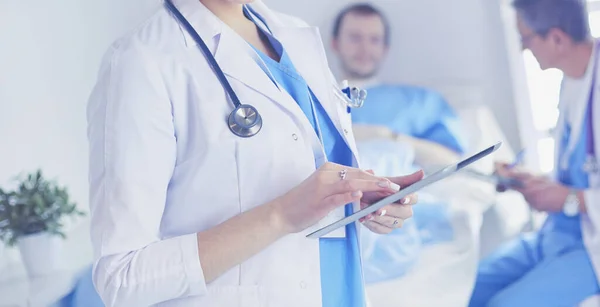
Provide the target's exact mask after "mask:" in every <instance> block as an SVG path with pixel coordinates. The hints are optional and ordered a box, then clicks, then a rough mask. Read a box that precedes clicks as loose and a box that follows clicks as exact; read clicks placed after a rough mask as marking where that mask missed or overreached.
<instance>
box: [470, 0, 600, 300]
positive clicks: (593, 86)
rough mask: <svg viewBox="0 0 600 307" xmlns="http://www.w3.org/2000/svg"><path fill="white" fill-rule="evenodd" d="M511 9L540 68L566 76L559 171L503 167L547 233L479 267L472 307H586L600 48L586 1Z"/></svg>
mask: <svg viewBox="0 0 600 307" xmlns="http://www.w3.org/2000/svg"><path fill="white" fill-rule="evenodd" d="M513 6H514V8H515V9H516V12H517V29H518V31H519V34H520V36H521V43H522V46H523V48H524V49H529V50H530V51H531V53H532V54H533V55H534V56H535V58H536V60H537V61H538V63H539V65H540V68H541V69H543V70H545V69H550V68H554V69H558V70H560V71H561V72H562V73H563V80H562V85H561V94H560V103H559V109H560V118H559V120H558V122H557V126H556V129H555V134H554V143H555V144H556V147H557V150H556V157H555V165H554V172H553V174H552V176H551V177H546V176H538V175H536V174H532V173H529V172H527V171H525V170H520V169H518V168H512V167H510V166H508V165H507V164H500V163H499V164H498V165H497V171H498V174H500V175H502V176H504V177H509V178H514V179H518V180H520V181H521V182H522V183H523V185H522V186H521V187H515V188H514V189H515V190H516V191H518V192H520V193H521V194H522V195H523V197H524V198H525V200H527V202H528V203H529V205H530V206H531V207H532V208H533V209H535V210H537V211H540V212H545V213H547V218H546V220H545V222H544V224H543V226H542V227H541V229H539V230H538V231H536V232H533V233H529V234H526V235H523V236H522V237H520V238H518V239H516V240H513V241H510V242H507V243H506V244H505V245H504V246H501V247H500V248H498V250H496V251H495V252H493V253H492V254H491V255H489V256H488V257H487V258H486V259H484V260H483V261H482V262H481V263H480V265H479V269H478V272H477V279H476V282H475V286H474V289H473V293H472V295H471V301H470V304H469V306H470V307H480V306H483V307H529V306H544V307H545V306H550V307H553V306H557V307H558V306H580V303H581V302H583V301H585V300H586V299H588V298H589V297H592V296H594V295H597V294H600V284H599V283H598V276H597V275H596V273H597V272H598V259H599V253H600V251H599V250H598V245H597V244H598V243H597V242H598V240H597V238H598V224H597V223H598V219H596V218H595V217H596V216H598V215H597V214H596V212H598V209H597V206H598V205H599V198H598V196H595V195H600V194H599V193H598V191H599V190H598V189H599V188H600V185H599V184H598V183H599V182H600V180H599V178H600V168H599V166H598V163H597V158H596V157H597V152H598V142H597V140H598V133H599V132H600V126H598V123H600V121H599V120H598V119H597V118H598V117H597V115H596V114H597V113H598V109H597V108H598V107H600V101H599V100H598V96H597V95H598V94H600V92H598V88H599V86H598V80H599V79H597V78H598V74H599V73H598V70H599V66H598V65H600V64H599V63H600V49H598V48H599V44H600V41H597V40H595V39H594V38H592V37H591V34H590V27H589V23H588V13H587V11H586V8H585V1H582V0H513ZM541 154H546V155H549V154H552V153H551V152H542V153H541ZM586 306H590V305H586ZM593 306H598V305H597V304H594V305H593Z"/></svg>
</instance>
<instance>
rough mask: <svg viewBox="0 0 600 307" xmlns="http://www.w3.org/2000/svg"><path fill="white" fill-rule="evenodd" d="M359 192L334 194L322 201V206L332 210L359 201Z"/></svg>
mask: <svg viewBox="0 0 600 307" xmlns="http://www.w3.org/2000/svg"><path fill="white" fill-rule="evenodd" d="M362 195H363V194H362V192H361V191H354V192H346V193H341V194H334V195H330V196H328V197H325V199H323V204H324V205H325V206H326V207H327V208H328V209H329V210H333V209H335V208H337V207H340V206H343V205H346V204H350V203H353V202H355V201H359V200H360V198H361V197H362Z"/></svg>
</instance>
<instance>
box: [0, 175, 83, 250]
mask: <svg viewBox="0 0 600 307" xmlns="http://www.w3.org/2000/svg"><path fill="white" fill-rule="evenodd" d="M16 180H17V181H18V184H17V188H16V189H15V190H14V191H7V190H5V189H1V188H0V240H2V241H4V242H5V243H6V244H8V245H9V246H13V245H14V244H15V243H16V242H17V241H18V240H19V239H20V238H21V237H23V236H26V235H30V234H33V233H39V232H44V231H46V232H49V233H52V234H55V235H57V236H60V237H62V238H64V237H65V234H64V232H63V229H64V224H63V223H62V220H63V219H64V218H66V217H68V216H83V215H85V214H84V213H83V212H81V211H79V210H77V205H76V204H75V203H73V202H70V201H69V194H68V192H67V189H66V188H65V187H61V186H59V185H58V184H57V183H56V182H55V181H53V180H47V179H45V178H44V176H43V173H42V171H41V170H39V169H38V170H36V171H35V172H34V173H30V174H25V175H21V176H19V177H17V179H16Z"/></svg>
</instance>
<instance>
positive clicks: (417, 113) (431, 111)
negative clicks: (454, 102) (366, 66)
mask: <svg viewBox="0 0 600 307" xmlns="http://www.w3.org/2000/svg"><path fill="white" fill-rule="evenodd" d="M366 90H367V91H368V95H367V99H366V101H365V104H364V106H363V107H362V108H358V109H354V110H353V111H352V121H353V122H354V123H356V124H371V125H381V126H385V127H388V128H389V129H391V130H392V131H393V132H395V133H398V134H404V135H409V136H413V137H416V138H420V139H424V140H429V141H432V142H436V143H438V144H441V145H444V146H446V147H448V148H450V149H452V150H454V151H456V152H458V153H461V154H462V153H464V150H465V147H466V144H467V142H466V138H465V136H464V135H463V131H461V127H460V121H459V119H458V116H457V115H456V114H455V112H454V111H453V110H452V108H451V107H450V106H449V105H448V103H447V102H446V100H445V99H444V98H443V97H442V96H441V95H439V94H437V93H435V92H433V91H430V90H427V89H424V88H419V87H415V86H408V85H379V86H374V87H371V88H367V89H366Z"/></svg>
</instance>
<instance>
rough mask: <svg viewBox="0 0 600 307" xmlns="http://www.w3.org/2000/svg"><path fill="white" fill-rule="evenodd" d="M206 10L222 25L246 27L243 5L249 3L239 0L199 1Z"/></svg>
mask: <svg viewBox="0 0 600 307" xmlns="http://www.w3.org/2000/svg"><path fill="white" fill-rule="evenodd" d="M199 1H200V2H201V3H202V4H204V6H206V8H207V9H208V10H209V11H211V12H212V13H213V14H214V15H215V16H217V17H218V18H219V19H221V20H222V21H223V22H224V23H226V24H227V25H228V26H230V27H232V28H237V27H238V26H243V25H247V23H248V19H247V18H246V17H245V16H244V10H243V8H244V3H246V2H251V1H240V0H199Z"/></svg>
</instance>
